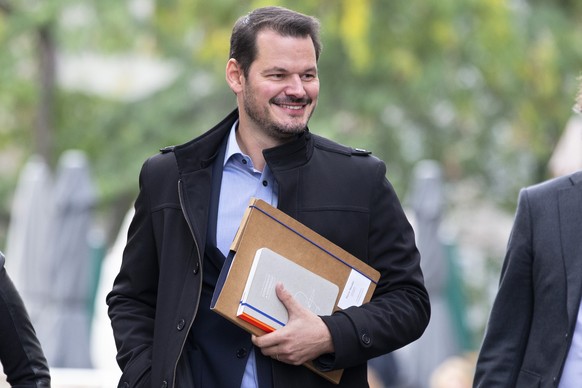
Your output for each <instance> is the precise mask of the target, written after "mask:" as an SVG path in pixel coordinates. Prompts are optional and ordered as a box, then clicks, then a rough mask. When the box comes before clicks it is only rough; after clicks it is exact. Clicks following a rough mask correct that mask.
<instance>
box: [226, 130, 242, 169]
mask: <svg viewBox="0 0 582 388" xmlns="http://www.w3.org/2000/svg"><path fill="white" fill-rule="evenodd" d="M237 127H238V120H236V121H235V122H234V124H232V127H231V128H230V133H229V134H228V140H227V142H226V152H225V153H224V162H223V166H225V165H226V162H228V160H229V159H230V158H231V156H233V155H236V154H240V155H244V154H243V152H242V150H241V149H240V147H239V146H238V142H237V141H236V130H237Z"/></svg>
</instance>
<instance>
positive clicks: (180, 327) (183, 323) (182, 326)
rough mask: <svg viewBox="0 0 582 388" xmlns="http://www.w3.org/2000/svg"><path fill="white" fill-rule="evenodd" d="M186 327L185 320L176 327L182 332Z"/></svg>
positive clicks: (181, 320)
mask: <svg viewBox="0 0 582 388" xmlns="http://www.w3.org/2000/svg"><path fill="white" fill-rule="evenodd" d="M184 326H186V321H184V320H183V319H180V322H178V326H176V329H178V330H179V331H180V330H182V329H183V328H184Z"/></svg>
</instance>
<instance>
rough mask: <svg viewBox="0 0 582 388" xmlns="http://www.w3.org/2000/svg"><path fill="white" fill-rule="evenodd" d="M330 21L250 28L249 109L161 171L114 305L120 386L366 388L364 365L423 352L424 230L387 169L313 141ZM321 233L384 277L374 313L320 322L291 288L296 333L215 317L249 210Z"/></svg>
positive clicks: (242, 84)
mask: <svg viewBox="0 0 582 388" xmlns="http://www.w3.org/2000/svg"><path fill="white" fill-rule="evenodd" d="M320 50H321V44H320V41H319V22H318V21H317V20H316V19H315V18H312V17H309V16H306V15H302V14H299V13H297V12H293V11H290V10H287V9H284V8H280V7H266V8H259V9H257V10H255V11H253V12H251V13H250V14H248V15H246V16H244V17H242V18H240V19H239V20H238V21H237V23H236V24H235V26H234V29H233V33H232V36H231V52H230V59H229V61H228V63H227V65H226V80H227V83H228V85H229V87H230V88H231V90H232V91H233V93H234V94H235V95H236V99H237V106H238V109H236V110H234V111H233V112H232V113H230V114H229V115H228V116H227V117H226V118H224V119H223V120H222V121H221V122H220V123H219V124H217V125H216V126H215V127H214V128H212V129H210V130H209V131H207V132H206V133H204V134H203V135H202V136H200V137H198V138H196V139H194V140H191V141H190V142H188V143H186V144H183V145H180V146H176V147H169V148H165V149H164V150H162V152H161V153H160V154H158V155H156V156H153V157H152V158H150V159H149V160H148V161H147V162H146V163H145V164H144V166H143V168H142V171H141V174H140V193H139V196H138V198H137V200H136V203H135V216H134V218H133V221H132V223H131V226H130V228H129V233H128V242H127V246H126V248H125V251H124V255H123V261H122V265H121V269H120V272H119V275H118V276H117V278H116V280H115V283H114V286H113V290H112V291H111V293H110V294H109V295H108V298H107V303H108V305H109V315H110V317H111V323H112V326H113V331H114V335H115V339H116V343H117V347H118V356H117V360H118V363H119V365H120V366H121V369H122V371H123V374H122V377H121V379H120V384H119V386H120V387H150V386H154V387H177V388H190V387H198V388H206V387H213V388H220V387H225V388H231V387H236V388H238V387H241V388H247V387H252V388H258V387H260V388H270V387H276V388H285V387H301V388H306V387H328V386H329V387H331V386H335V385H333V384H332V383H330V382H328V381H327V380H325V379H324V378H322V377H320V376H319V375H317V374H315V373H313V372H312V371H310V370H309V369H307V368H305V367H304V366H302V365H301V364H303V363H305V362H306V361H309V360H313V361H314V363H315V365H316V366H317V367H318V368H320V369H321V370H332V369H342V368H343V369H344V373H343V376H342V379H341V381H340V384H339V387H366V386H367V376H366V371H367V369H366V362H367V360H369V359H371V358H373V357H376V356H379V355H381V354H385V353H388V352H391V351H393V350H395V349H398V348H400V347H402V346H404V345H406V344H408V343H410V342H411V341H414V340H415V339H417V338H418V337H419V336H420V335H421V334H422V332H423V331H424V329H425V327H426V325H427V323H428V320H429V316H430V306H429V300H428V295H427V292H426V289H425V287H424V283H423V277H422V272H421V269H420V265H419V264H420V257H419V254H418V250H417V248H416V245H415V238H414V233H413V230H412V228H411V226H410V224H409V222H408V221H407V219H406V216H405V214H404V212H403V210H402V207H401V205H400V202H399V200H398V198H397V197H396V194H395V192H394V189H393V188H392V186H391V185H390V183H389V182H388V180H387V179H386V176H385V174H386V166H385V164H384V163H383V162H382V161H381V160H379V159H377V158H375V157H373V156H371V155H370V153H369V152H366V151H363V150H357V149H352V148H350V147H346V146H343V145H340V144H337V143H334V142H332V141H330V140H327V139H325V138H323V137H320V136H317V135H315V134H312V133H311V132H310V131H309V130H308V127H307V123H308V121H309V118H310V117H311V114H312V113H313V111H314V109H315V106H316V104H317V99H318V95H319V76H318V71H317V62H318V58H319V53H320ZM252 196H253V197H258V198H260V199H263V200H265V201H266V202H268V203H270V204H271V205H274V206H276V207H278V208H279V209H280V210H282V211H283V212H285V213H287V214H288V215H290V216H292V217H294V218H295V219H297V220H298V221H300V222H302V223H303V224H305V225H307V226H308V227H310V228H312V229H313V230H315V231H316V232H318V233H320V234H321V235H323V236H324V237H325V238H327V239H328V240H330V241H332V242H333V243H335V244H337V245H339V246H341V247H342V248H344V249H345V250H347V251H348V252H350V253H352V254H353V255H354V256H356V257H357V258H359V259H360V260H362V261H364V262H366V263H367V264H369V265H370V266H372V267H374V268H376V269H377V270H378V271H379V272H380V273H381V279H380V281H379V282H378V285H377V287H376V291H375V293H374V295H373V296H372V300H371V301H370V302H369V303H367V304H364V305H362V306H353V307H349V308H347V309H345V310H342V311H338V312H335V313H334V314H332V315H331V316H323V317H319V316H317V315H315V314H313V313H311V312H310V311H309V310H307V309H305V308H303V307H302V306H301V305H300V304H299V303H297V301H295V300H294V299H293V297H292V296H291V295H290V294H289V293H288V292H286V290H285V289H284V288H280V289H279V290H278V293H277V296H278V297H279V299H281V301H282V302H283V304H284V305H285V307H286V308H287V310H288V313H289V321H288V323H287V325H286V326H285V327H283V328H282V329H279V330H276V331H275V332H273V333H269V334H266V335H263V336H261V337H251V336H250V335H249V334H247V333H246V332H244V331H243V330H242V329H240V328H238V327H237V326H235V325H234V324H231V323H230V322H228V321H227V320H225V319H224V318H222V317H221V316H219V315H218V314H216V313H214V312H212V311H210V309H209V305H210V300H211V298H212V294H213V291H214V287H215V285H216V281H217V277H218V274H219V272H220V269H221V267H222V263H223V262H224V260H225V257H226V256H227V255H228V254H229V245H230V243H231V242H232V239H233V237H234V234H235V232H236V229H237V227H238V225H239V223H240V221H241V218H242V215H243V213H244V210H245V209H246V207H247V205H248V203H249V199H250V197H252Z"/></svg>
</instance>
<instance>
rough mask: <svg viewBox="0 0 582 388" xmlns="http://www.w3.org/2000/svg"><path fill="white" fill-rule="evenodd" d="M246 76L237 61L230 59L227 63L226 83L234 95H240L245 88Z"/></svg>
mask: <svg viewBox="0 0 582 388" xmlns="http://www.w3.org/2000/svg"><path fill="white" fill-rule="evenodd" d="M243 77H244V74H243V72H242V69H241V67H240V65H239V64H238V62H237V61H236V59H233V58H230V59H229V60H228V62H227V63H226V82H228V86H230V88H231V89H232V91H233V92H234V94H238V93H240V92H241V91H242V88H243Z"/></svg>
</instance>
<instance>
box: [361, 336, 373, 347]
mask: <svg viewBox="0 0 582 388" xmlns="http://www.w3.org/2000/svg"><path fill="white" fill-rule="evenodd" d="M362 342H363V343H364V345H370V343H371V342H372V340H371V339H370V336H369V335H368V334H366V333H364V334H362Z"/></svg>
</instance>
